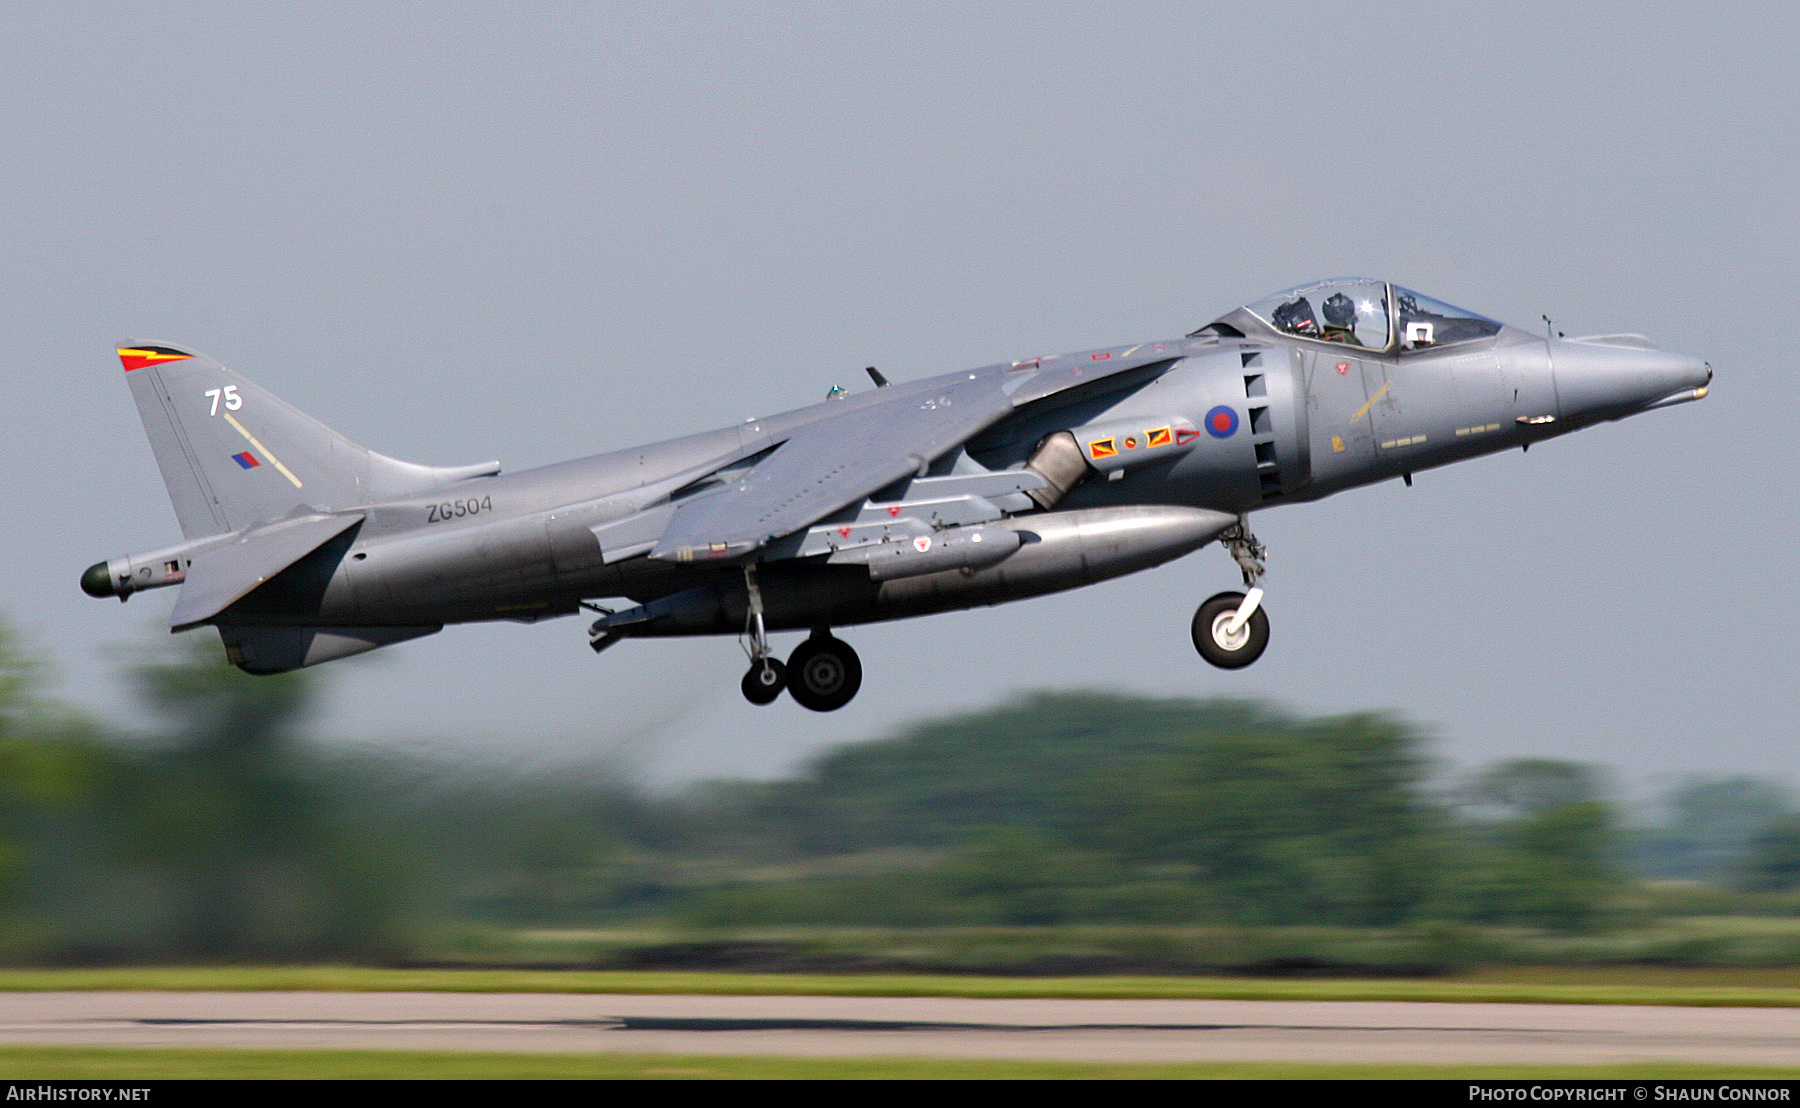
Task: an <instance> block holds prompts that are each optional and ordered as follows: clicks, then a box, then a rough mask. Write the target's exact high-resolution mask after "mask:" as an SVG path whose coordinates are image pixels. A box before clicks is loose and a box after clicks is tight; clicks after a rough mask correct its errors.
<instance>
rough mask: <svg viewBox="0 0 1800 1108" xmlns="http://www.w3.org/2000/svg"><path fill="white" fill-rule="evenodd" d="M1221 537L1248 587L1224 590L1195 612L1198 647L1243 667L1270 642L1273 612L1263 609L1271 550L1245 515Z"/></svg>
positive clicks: (1215, 660)
mask: <svg viewBox="0 0 1800 1108" xmlns="http://www.w3.org/2000/svg"><path fill="white" fill-rule="evenodd" d="M1219 541H1220V543H1221V544H1223V545H1224V547H1225V549H1226V550H1228V551H1230V552H1231V556H1232V557H1233V558H1234V559H1236V560H1237V564H1238V568H1239V569H1240V570H1242V571H1243V574H1244V588H1245V589H1246V590H1248V591H1247V592H1222V593H1219V594H1218V595H1217V596H1214V597H1212V598H1211V599H1209V600H1208V601H1207V602H1206V603H1204V604H1202V605H1200V610H1199V611H1197V612H1195V613H1194V626H1193V637H1194V649H1195V650H1198V651H1199V652H1200V656H1201V657H1202V658H1205V659H1206V660H1207V661H1209V662H1211V663H1212V664H1213V665H1215V666H1218V667H1219V668H1220V669H1242V668H1244V667H1245V666H1247V665H1249V664H1250V663H1251V662H1254V661H1256V660H1257V659H1258V658H1260V657H1262V652H1263V650H1265V649H1266V648H1267V647H1268V645H1269V615H1268V613H1267V612H1265V611H1263V610H1262V599H1263V590H1262V579H1263V574H1264V572H1265V571H1266V567H1265V566H1264V565H1263V559H1265V558H1267V557H1268V556H1269V552H1268V550H1266V549H1264V547H1263V545H1262V543H1260V542H1258V541H1257V540H1256V536H1255V535H1252V534H1251V533H1250V528H1249V527H1248V526H1247V521H1246V520H1244V519H1242V518H1241V517H1240V518H1239V520H1238V522H1237V525H1236V526H1234V527H1232V528H1230V529H1228V530H1226V531H1225V533H1224V534H1222V535H1220V536H1219Z"/></svg>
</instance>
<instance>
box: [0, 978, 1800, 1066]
mask: <svg viewBox="0 0 1800 1108" xmlns="http://www.w3.org/2000/svg"><path fill="white" fill-rule="evenodd" d="M0 1042H4V1043H9V1044H29V1045H40V1046H48V1045H92V1046H215V1047H217V1046H224V1047H331V1048H350V1049H363V1050H465V1051H507V1052H549V1051H555V1052H569V1053H583V1052H595V1051H612V1052H633V1053H693V1054H766V1055H831V1056H846V1057H849V1056H875V1055H910V1056H928V1057H940V1058H1031V1059H1054V1060H1077V1059H1079V1060H1092V1061H1112V1062H1174V1061H1319V1062H1446V1063H1456V1062H1494V1063H1508V1062H1541V1063H1565V1064H1567V1063H1575V1064H1596V1063H1607V1062H1636V1061H1643V1060H1650V1059H1654V1060H1662V1061H1690V1062H1719V1063H1739V1064H1747V1065H1785V1066H1792V1065H1794V1064H1796V1062H1800V1009H1792V1008H1653V1007H1643V1006H1624V1005H1573V1004H1570V1005H1560V1004H1418V1003H1401V1002H1357V1001H1314V1002H1305V1001H1259V1000H963V999H955V998H941V997H822V996H819V997H814V996H619V995H596V994H585V995H568V994H548V993H507V994H492V993H306V992H260V993H252V992H216V993H210V992H192V993H178V992H43V993H0Z"/></svg>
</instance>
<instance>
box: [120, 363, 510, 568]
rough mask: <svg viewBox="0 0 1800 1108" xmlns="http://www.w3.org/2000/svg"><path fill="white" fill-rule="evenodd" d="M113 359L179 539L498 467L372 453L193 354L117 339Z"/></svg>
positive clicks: (401, 492) (388, 495)
mask: <svg viewBox="0 0 1800 1108" xmlns="http://www.w3.org/2000/svg"><path fill="white" fill-rule="evenodd" d="M119 361H120V362H121V363H123V364H124V366H125V379H126V380H127V381H128V382H129V383H130V384H131V394H132V396H133V398H135V399H136V400H137V406H138V414H139V415H141V416H142V417H143V419H144V430H145V432H147V433H148V434H149V436H150V449H151V450H152V451H153V452H154V453H155V454H156V464H157V465H158V466H159V467H160V468H161V469H162V475H163V483H164V484H165V485H167V486H168V487H169V499H170V500H172V501H174V503H175V515H176V518H178V519H179V520H180V521H181V533H182V535H183V536H184V537H186V538H190V539H195V538H203V537H205V536H207V535H219V534H224V533H226V532H229V531H239V530H242V529H243V528H245V527H248V526H250V525H251V524H254V523H260V522H264V521H269V520H276V519H282V518H284V517H286V516H287V515H289V514H290V513H292V512H293V511H294V510H295V509H297V508H301V507H306V508H309V509H314V510H323V511H339V510H342V509H345V508H355V507H360V506H362V505H365V504H371V503H374V502H376V501H380V500H389V499H393V498H395V497H400V496H408V495H411V494H413V493H417V492H424V491H426V490H428V489H433V488H439V487H441V486H444V485H447V484H450V483H451V482H453V481H460V480H464V479H466V478H470V477H484V476H489V475H491V474H495V473H499V472H500V463H499V462H486V463H482V464H480V465H472V466H451V467H441V468H440V467H435V466H421V465H413V464H412V463H410V462H402V461H397V460H396V459H393V458H389V457H386V456H385V455H382V454H377V453H375V452H374V451H373V450H370V449H368V448H367V447H363V446H358V445H357V444H356V443H353V442H351V441H350V440H349V439H347V438H345V437H344V436H342V435H340V434H338V433H337V432H336V431H333V430H332V429H331V428H329V427H327V426H325V425H324V424H323V423H320V422H319V421H318V420H316V419H314V418H312V417H311V416H309V415H307V414H306V413H304V412H302V411H300V410H298V409H296V408H294V407H292V406H291V405H289V404H287V403H285V402H283V401H282V400H280V399H279V398H277V397H275V396H274V395H272V394H270V393H268V392H266V391H264V390H263V389H261V388H259V387H257V386H256V385H254V384H252V383H250V382H249V381H247V380H245V379H244V378H242V377H239V376H238V375H237V374H235V373H233V372H231V371H230V370H229V369H226V368H225V367H224V366H222V365H220V364H219V363H218V362H215V361H213V360H212V359H211V358H208V357H206V356H205V355H203V354H195V353H191V352H189V351H186V350H182V349H179V348H177V347H173V346H164V345H152V344H148V343H121V344H119Z"/></svg>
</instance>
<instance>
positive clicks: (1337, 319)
mask: <svg viewBox="0 0 1800 1108" xmlns="http://www.w3.org/2000/svg"><path fill="white" fill-rule="evenodd" d="M1319 314H1320V315H1323V316H1324V317H1325V329H1324V330H1323V331H1321V332H1320V333H1319V337H1320V338H1322V339H1324V340H1325V341H1326V342H1341V343H1343V344H1345V345H1346V346H1361V345H1362V340H1360V339H1358V338H1357V337H1356V302H1355V301H1354V300H1351V299H1350V298H1349V297H1348V296H1345V295H1344V294H1343V293H1341V292H1334V293H1332V294H1331V295H1330V296H1328V297H1326V298H1325V303H1323V304H1321V305H1319Z"/></svg>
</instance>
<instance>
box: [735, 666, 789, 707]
mask: <svg viewBox="0 0 1800 1108" xmlns="http://www.w3.org/2000/svg"><path fill="white" fill-rule="evenodd" d="M738 687H739V688H741V689H743V690H744V699H745V700H748V701H749V702H750V703H752V704H773V703H774V702H775V698H776V697H778V696H780V695H781V690H782V689H785V688H787V667H786V666H784V665H782V664H781V660H780V659H778V658H764V659H763V660H762V661H760V662H752V663H751V664H750V669H749V670H748V671H747V672H745V674H744V680H743V683H742V684H741V685H739V686H738Z"/></svg>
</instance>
